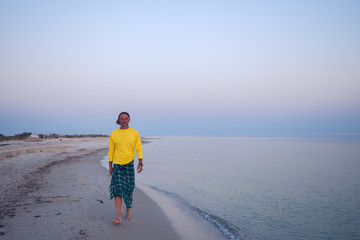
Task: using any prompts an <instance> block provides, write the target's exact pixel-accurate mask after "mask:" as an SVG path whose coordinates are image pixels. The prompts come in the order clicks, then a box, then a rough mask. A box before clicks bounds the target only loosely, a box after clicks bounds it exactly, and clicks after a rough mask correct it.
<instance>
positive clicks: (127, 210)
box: [126, 208, 131, 221]
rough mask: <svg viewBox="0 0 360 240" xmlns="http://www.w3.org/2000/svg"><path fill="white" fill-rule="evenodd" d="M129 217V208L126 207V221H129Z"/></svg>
mask: <svg viewBox="0 0 360 240" xmlns="http://www.w3.org/2000/svg"><path fill="white" fill-rule="evenodd" d="M130 220H131V217H130V209H129V208H126V221H130Z"/></svg>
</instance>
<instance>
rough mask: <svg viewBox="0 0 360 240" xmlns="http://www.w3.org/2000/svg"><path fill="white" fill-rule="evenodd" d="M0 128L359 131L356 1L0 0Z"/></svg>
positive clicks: (7, 131)
mask: <svg viewBox="0 0 360 240" xmlns="http://www.w3.org/2000/svg"><path fill="white" fill-rule="evenodd" d="M0 36H1V38H0V134H3V135H7V136H10V135H14V134H18V133H22V132H32V133H34V134H39V133H43V134H50V133H57V134H110V132H111V131H112V130H114V129H116V128H117V127H118V125H116V124H115V121H116V118H117V115H118V114H119V113H120V112H121V111H127V112H129V113H130V115H131V122H130V126H131V127H133V128H135V129H137V130H138V131H139V133H140V135H142V136H166V135H172V136H174V135H198V136H279V135H294V134H295V135H296V134H334V133H335V134H340V133H346V134H354V133H355V134H357V133H360V1H357V0H338V1H332V0H301V1H300V0H298V1H295V0H283V1H281V0H274V1H268V0H254V1H250V0H248V1H243V0H236V1H235V0H225V1H219V0H206V1H205V0H204V1H203V0H191V1H190V0H182V1H170V0H168V1H165V0H163V1H160V0H153V1H147V0H146V1H145V0H139V1H137V0H132V1H121V0H116V1H115V0H114V1H106V0H105V1H93V0H76V1H73V0H71V1H70V0H62V1H45V0H44V1H39V0H34V1H27V0H2V1H0Z"/></svg>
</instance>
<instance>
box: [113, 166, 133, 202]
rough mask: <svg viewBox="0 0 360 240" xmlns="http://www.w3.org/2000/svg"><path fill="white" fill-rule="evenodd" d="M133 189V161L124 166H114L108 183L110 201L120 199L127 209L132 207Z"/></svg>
mask: <svg viewBox="0 0 360 240" xmlns="http://www.w3.org/2000/svg"><path fill="white" fill-rule="evenodd" d="M134 188H135V171H134V161H132V162H130V163H128V164H125V165H120V164H114V167H113V174H112V177H111V183H110V199H112V198H114V197H122V199H124V202H125V204H126V206H127V207H128V208H131V207H132V201H133V198H132V195H133V192H134Z"/></svg>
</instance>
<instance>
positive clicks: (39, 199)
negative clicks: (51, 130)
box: [0, 137, 181, 239]
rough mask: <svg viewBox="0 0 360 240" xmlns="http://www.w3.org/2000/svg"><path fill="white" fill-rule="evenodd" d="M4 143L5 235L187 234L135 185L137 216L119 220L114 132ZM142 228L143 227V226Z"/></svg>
mask: <svg viewBox="0 0 360 240" xmlns="http://www.w3.org/2000/svg"><path fill="white" fill-rule="evenodd" d="M8 143H10V144H9V145H5V146H0V169H1V202H0V203H1V204H0V210H1V216H0V238H1V239H114V238H115V237H116V238H123V239H142V238H150V239H181V238H180V236H179V235H178V233H177V232H176V231H175V229H174V227H173V226H172V224H171V221H170V220H169V219H168V217H167V216H166V215H165V214H164V212H163V209H162V208H160V206H159V205H158V203H156V202H155V201H154V200H152V199H151V198H150V197H149V196H148V195H147V194H146V193H144V192H143V191H142V190H141V189H140V188H138V187H136V188H135V191H134V207H133V208H132V210H131V216H132V220H131V221H129V222H128V221H126V220H125V218H124V216H125V207H123V209H122V210H123V211H122V215H123V219H122V224H121V225H120V226H115V225H113V224H112V222H111V221H112V220H113V218H114V217H115V206H114V203H113V200H110V198H109V193H108V185H109V182H110V176H109V174H108V171H107V170H106V169H105V168H103V167H102V166H101V165H100V164H99V160H100V159H102V158H103V157H104V155H106V154H107V147H108V138H106V137H104V138H95V139H92V138H89V139H64V138H63V139H62V141H59V140H51V141H49V140H45V141H43V142H36V143H26V142H22V141H14V142H8ZM140 230H141V231H140Z"/></svg>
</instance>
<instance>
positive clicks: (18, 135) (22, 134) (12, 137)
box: [0, 132, 108, 141]
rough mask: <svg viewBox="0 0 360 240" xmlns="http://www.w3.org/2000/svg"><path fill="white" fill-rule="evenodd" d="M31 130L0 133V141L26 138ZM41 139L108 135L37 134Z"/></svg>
mask: <svg viewBox="0 0 360 240" xmlns="http://www.w3.org/2000/svg"><path fill="white" fill-rule="evenodd" d="M31 134H32V133H31V132H23V133H19V134H15V135H14V136H4V135H3V134H0V141H10V140H25V139H26V138H27V137H29V136H30V135H31ZM37 135H38V136H39V137H40V138H41V139H52V138H89V137H108V135H102V134H80V135H78V134H73V135H68V134H66V135H60V134H55V133H51V134H37Z"/></svg>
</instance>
